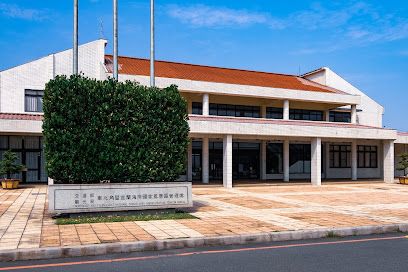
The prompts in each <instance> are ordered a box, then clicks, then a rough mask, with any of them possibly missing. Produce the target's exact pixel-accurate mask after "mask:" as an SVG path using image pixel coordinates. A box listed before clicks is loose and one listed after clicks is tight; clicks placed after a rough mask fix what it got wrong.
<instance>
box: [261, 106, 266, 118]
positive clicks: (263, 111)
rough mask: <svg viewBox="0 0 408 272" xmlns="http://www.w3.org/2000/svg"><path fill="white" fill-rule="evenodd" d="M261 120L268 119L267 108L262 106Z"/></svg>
mask: <svg viewBox="0 0 408 272" xmlns="http://www.w3.org/2000/svg"><path fill="white" fill-rule="evenodd" d="M261 118H266V106H265V105H262V106H261Z"/></svg>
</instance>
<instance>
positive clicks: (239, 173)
mask: <svg viewBox="0 0 408 272" xmlns="http://www.w3.org/2000/svg"><path fill="white" fill-rule="evenodd" d="M259 152H260V144H259V143H246V142H239V143H233V150H232V177H233V179H259V172H260V170H259V168H260V167H259V164H260V163H259V160H260V155H259Z"/></svg>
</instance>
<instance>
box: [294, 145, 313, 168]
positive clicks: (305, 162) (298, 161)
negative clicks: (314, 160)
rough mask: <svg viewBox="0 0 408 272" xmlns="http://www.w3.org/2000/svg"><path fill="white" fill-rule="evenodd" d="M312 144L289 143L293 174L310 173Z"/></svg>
mask: <svg viewBox="0 0 408 272" xmlns="http://www.w3.org/2000/svg"><path fill="white" fill-rule="evenodd" d="M310 157H311V150H310V144H291V145H289V164H290V169H289V172H290V173H292V174H306V173H310V169H311V167H310Z"/></svg>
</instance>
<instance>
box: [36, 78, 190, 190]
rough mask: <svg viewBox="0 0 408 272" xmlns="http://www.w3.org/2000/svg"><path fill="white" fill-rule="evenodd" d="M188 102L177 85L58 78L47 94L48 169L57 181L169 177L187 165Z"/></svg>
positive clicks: (46, 148) (160, 178)
mask: <svg viewBox="0 0 408 272" xmlns="http://www.w3.org/2000/svg"><path fill="white" fill-rule="evenodd" d="M186 108H187V106H186V102H185V100H184V99H183V98H182V97H181V95H180V93H179V91H178V89H177V87H176V86H174V85H172V86H170V87H168V88H165V89H158V88H149V87H145V86H141V85H139V84H137V83H135V82H130V81H127V82H125V83H120V82H117V81H115V80H113V79H108V80H105V81H97V80H93V79H89V78H85V77H83V76H71V77H70V78H67V77H65V76H58V77H56V78H55V79H53V80H51V81H50V82H49V83H48V84H47V85H46V88H45V94H44V124H43V130H44V136H45V154H46V160H47V171H48V174H49V176H50V177H51V178H53V179H55V180H56V182H60V183H99V182H100V181H105V180H109V181H110V182H165V181H174V180H175V179H177V178H178V177H179V175H180V174H182V173H183V172H184V169H185V161H186V153H187V145H188V132H189V127H188V123H187V112H186Z"/></svg>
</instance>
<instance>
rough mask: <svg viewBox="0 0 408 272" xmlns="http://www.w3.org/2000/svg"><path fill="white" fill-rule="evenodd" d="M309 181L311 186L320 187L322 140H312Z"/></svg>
mask: <svg viewBox="0 0 408 272" xmlns="http://www.w3.org/2000/svg"><path fill="white" fill-rule="evenodd" d="M311 181H312V185H315V186H320V185H322V139H321V138H313V139H312V145H311Z"/></svg>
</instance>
